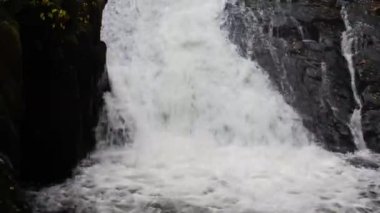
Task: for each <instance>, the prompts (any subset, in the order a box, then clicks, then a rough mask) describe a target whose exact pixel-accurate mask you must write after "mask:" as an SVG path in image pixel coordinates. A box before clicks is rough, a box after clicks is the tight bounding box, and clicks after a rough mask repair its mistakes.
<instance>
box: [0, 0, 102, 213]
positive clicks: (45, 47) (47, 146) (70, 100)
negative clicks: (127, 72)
mask: <svg viewBox="0 0 380 213" xmlns="http://www.w3.org/2000/svg"><path fill="white" fill-rule="evenodd" d="M33 2H34V3H33ZM36 2H37V3H36ZM57 2H58V3H57ZM61 2H62V3H61ZM85 3H86V4H85ZM105 3H106V1H104V0H100V1H98V0H84V1H76V0H67V1H26V0H12V1H0V157H1V158H0V212H28V208H27V206H25V205H24V204H25V199H24V197H23V195H22V190H20V189H19V187H18V186H17V184H16V183H17V181H20V180H21V181H22V182H24V183H32V184H36V185H45V184H50V183H53V182H57V181H60V180H63V179H65V178H67V177H69V176H70V175H71V172H72V169H73V168H74V167H75V166H76V165H77V163H78V162H79V161H80V160H81V159H83V158H84V157H85V156H86V155H87V154H88V153H89V152H90V151H91V150H92V148H93V147H94V145H95V134H94V129H95V127H96V125H97V123H98V119H99V113H100V111H101V108H102V105H103V92H104V91H105V90H108V89H109V88H108V79H107V74H106V70H105V54H106V46H105V44H104V43H103V42H102V41H100V28H101V16H102V10H103V7H104V6H105ZM3 159H9V160H7V161H9V165H8V164H6V163H4V162H5V161H4V160H3ZM11 165H12V166H11ZM10 167H12V169H10ZM24 207H25V208H24ZM17 210H20V211H17Z"/></svg>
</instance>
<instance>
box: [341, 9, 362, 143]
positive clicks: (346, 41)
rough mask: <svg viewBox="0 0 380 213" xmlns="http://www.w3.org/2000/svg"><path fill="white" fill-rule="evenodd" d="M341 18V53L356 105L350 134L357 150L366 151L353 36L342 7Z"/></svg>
mask: <svg viewBox="0 0 380 213" xmlns="http://www.w3.org/2000/svg"><path fill="white" fill-rule="evenodd" d="M341 13H342V18H343V21H344V24H345V26H346V31H344V32H343V35H342V52H343V56H344V57H345V58H346V61H347V66H348V70H349V71H350V76H351V88H352V93H353V96H354V100H355V103H356V105H357V108H355V109H354V112H353V113H352V116H351V120H350V124H349V126H350V129H351V133H352V135H353V138H354V142H355V144H356V146H357V148H358V149H359V150H365V149H367V147H366V144H365V141H364V137H363V130H362V117H361V113H362V108H363V104H362V101H361V99H360V96H359V92H358V89H357V86H356V72H355V67H354V61H353V57H354V51H353V48H354V47H353V44H354V42H355V39H356V38H355V36H354V35H353V32H352V31H353V28H352V26H351V24H350V20H349V19H348V13H347V9H346V8H345V7H344V6H343V7H342V11H341Z"/></svg>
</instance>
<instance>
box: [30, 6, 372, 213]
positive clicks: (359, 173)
mask: <svg viewBox="0 0 380 213" xmlns="http://www.w3.org/2000/svg"><path fill="white" fill-rule="evenodd" d="M224 4H225V1H223V0H208V1H205V0H191V1H190V0H138V1H132V0H109V2H108V5H107V7H106V9H105V14H104V22H103V25H104V29H103V39H104V40H105V41H106V43H107V45H108V48H109V49H108V57H107V60H108V65H107V66H108V69H109V74H110V78H111V82H112V89H113V94H112V95H107V97H106V100H107V104H108V109H109V115H115V113H116V114H117V115H118V116H121V117H122V118H123V120H125V121H126V122H123V123H120V122H117V121H114V122H111V123H112V124H118V125H120V124H122V125H125V126H114V128H128V129H130V131H131V135H132V136H133V138H132V141H133V144H132V145H129V146H124V147H120V146H110V147H108V148H104V147H102V148H99V149H98V150H97V151H96V152H95V153H94V154H93V155H92V156H91V157H90V160H88V161H89V162H90V163H87V165H84V166H81V167H79V168H78V172H77V175H76V176H75V177H73V178H72V179H71V180H69V181H67V182H66V183H64V184H61V185H57V186H53V187H50V188H47V189H44V190H42V191H41V192H39V193H38V195H37V201H38V202H39V205H38V208H40V209H41V211H51V212H53V211H58V210H62V209H66V210H67V209H71V211H73V212H100V213H109V212H110V213H111V212H112V213H122V212H133V213H145V212H146V213H159V212H173V213H174V212H183V213H190V212H194V213H200V212H220V213H243V212H244V213H251V212H252V213H253V212H270V213H277V212H278V213H286V212H292V213H304V212H331V211H335V212H360V211H362V210H363V209H365V208H367V209H372V210H374V211H376V207H375V202H376V199H377V198H376V196H375V194H376V192H377V191H378V190H379V187H378V185H376V184H377V183H376V182H375V181H377V179H376V177H379V174H378V172H376V171H374V170H367V169H358V168H354V167H352V166H350V165H349V164H348V163H346V161H345V160H344V159H343V157H342V156H338V155H336V154H333V153H330V152H327V151H325V150H323V149H322V148H319V147H317V146H316V145H314V142H313V139H312V137H311V136H310V134H309V133H308V132H307V131H306V130H305V128H304V127H303V126H302V124H301V122H300V118H299V116H298V115H297V114H296V113H295V112H294V111H293V109H292V108H291V107H289V106H288V105H287V104H286V103H285V102H284V100H283V98H282V97H281V95H280V94H279V93H278V92H276V91H275V90H274V89H273V88H272V87H271V85H270V82H269V80H268V78H267V76H266V75H265V74H264V72H263V71H262V70H261V69H260V68H259V66H257V65H256V64H255V63H254V62H251V61H248V60H246V59H244V58H242V57H240V56H239V55H238V54H237V51H236V47H235V46H233V45H232V44H231V43H230V42H229V41H228V40H227V38H226V35H225V34H226V33H225V32H224V31H223V29H221V28H220V26H221V25H222V23H223V17H224V16H223V8H224ZM115 117H117V116H110V119H114V118H115ZM330 210H331V211H330Z"/></svg>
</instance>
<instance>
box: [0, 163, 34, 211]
mask: <svg viewBox="0 0 380 213" xmlns="http://www.w3.org/2000/svg"><path fill="white" fill-rule="evenodd" d="M13 173H14V172H13V171H12V168H11V166H10V165H9V164H8V163H7V162H6V160H5V159H3V158H0V212H4V213H16V212H17V213H29V212H31V211H30V207H29V206H28V204H27V203H26V202H25V195H24V193H23V191H22V190H21V188H20V187H19V186H18V184H17V182H16V181H15V179H14V177H13V175H12V174H13Z"/></svg>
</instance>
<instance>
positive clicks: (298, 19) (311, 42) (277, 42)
mask: <svg viewBox="0 0 380 213" xmlns="http://www.w3.org/2000/svg"><path fill="white" fill-rule="evenodd" d="M377 2H378V1H375V2H361V3H357V2H354V1H350V2H348V1H340V2H338V1H335V0H330V1H312V0H309V1H292V2H289V1H287V2H278V1H277V2H269V1H260V0H258V1H254V0H245V1H243V0H242V1H238V2H237V3H236V4H229V5H227V7H226V10H227V11H228V14H229V15H228V17H227V21H226V25H227V27H228V28H229V32H230V39H231V40H232V41H233V42H234V43H236V44H237V45H238V47H239V48H240V51H241V54H242V55H244V56H246V57H248V58H251V59H252V60H255V61H257V62H258V63H259V64H260V65H261V66H262V67H263V68H264V70H265V71H267V72H268V74H269V77H270V79H271V80H272V82H273V84H274V86H275V87H276V88H277V89H278V90H280V91H281V93H282V94H283V95H284V97H285V99H286V101H287V102H288V103H289V104H291V105H292V106H293V107H294V108H295V109H296V110H297V111H298V112H299V113H300V114H301V116H302V118H303V123H304V125H305V126H306V127H307V128H308V129H309V130H310V131H311V132H313V133H314V134H315V136H316V137H317V139H318V140H319V141H320V142H321V143H322V144H323V145H324V146H325V147H326V148H327V149H329V150H332V151H338V152H351V151H354V150H355V149H356V146H355V144H354V141H353V139H352V135H351V132H350V128H349V123H350V118H351V115H352V113H353V110H354V109H355V108H357V107H358V106H356V103H355V101H354V98H353V92H352V87H351V77H350V73H349V70H348V67H347V61H346V59H345V58H344V56H343V53H342V47H341V46H342V45H341V42H342V41H341V36H342V33H343V32H344V31H345V30H346V28H345V24H344V21H343V18H342V14H341V5H342V4H345V5H346V7H347V10H348V14H349V19H350V21H351V24H352V25H353V28H354V30H352V31H353V32H350V33H352V36H355V37H357V39H356V41H357V42H356V43H355V45H354V47H353V48H355V53H356V54H355V56H354V66H355V69H356V71H357V75H358V76H359V77H358V79H357V80H358V82H357V85H358V89H359V93H360V95H361V98H362V100H363V105H364V107H363V108H364V109H363V112H362V113H363V114H362V117H363V120H362V125H363V132H364V138H365V140H366V142H367V146H368V147H369V148H370V149H372V150H374V151H380V150H379V147H378V146H379V142H378V141H379V140H378V138H379V135H380V132H379V131H380V130H379V129H380V128H378V122H377V121H378V119H379V118H378V117H379V116H378V114H379V113H378V110H379V105H378V104H379V103H378V100H377V98H376V97H377V93H378V91H379V89H378V88H380V85H379V84H378V80H377V77H378V73H379V70H380V63H378V60H380V57H378V56H379V54H380V51H379V44H378V38H379V37H378V33H379V32H380V30H379V29H380V28H379V26H378V24H379V23H380V20H379V17H378V16H377V15H376V8H377V6H378V3H377ZM379 76H380V75H379Z"/></svg>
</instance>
